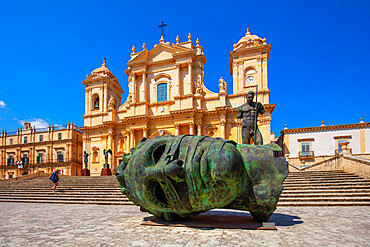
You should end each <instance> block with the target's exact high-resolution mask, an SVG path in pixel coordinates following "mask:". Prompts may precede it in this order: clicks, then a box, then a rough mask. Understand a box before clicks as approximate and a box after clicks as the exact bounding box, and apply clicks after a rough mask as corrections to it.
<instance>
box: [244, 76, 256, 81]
mask: <svg viewBox="0 0 370 247" xmlns="http://www.w3.org/2000/svg"><path fill="white" fill-rule="evenodd" d="M246 80H247V83H252V82H254V77H253V76H248V77H247V79H246Z"/></svg>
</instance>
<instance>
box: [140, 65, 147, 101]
mask: <svg viewBox="0 0 370 247" xmlns="http://www.w3.org/2000/svg"><path fill="white" fill-rule="evenodd" d="M141 101H147V83H146V70H143V89H142V100H141Z"/></svg>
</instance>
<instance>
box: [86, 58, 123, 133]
mask: <svg viewBox="0 0 370 247" xmlns="http://www.w3.org/2000/svg"><path fill="white" fill-rule="evenodd" d="M105 62H106V60H105V59H104V62H103V64H102V66H101V67H99V68H97V69H94V70H93V71H92V72H91V74H90V75H86V79H85V80H84V81H82V83H83V84H84V85H85V115H84V126H85V127H87V126H95V125H99V124H103V122H104V121H108V119H105V116H107V112H109V111H112V110H114V111H116V110H117V109H118V108H119V105H120V103H121V94H122V93H123V90H122V88H121V85H120V84H119V82H118V80H117V78H116V77H115V76H114V75H113V73H112V72H111V71H110V70H109V69H108V68H107V65H106V64H105Z"/></svg>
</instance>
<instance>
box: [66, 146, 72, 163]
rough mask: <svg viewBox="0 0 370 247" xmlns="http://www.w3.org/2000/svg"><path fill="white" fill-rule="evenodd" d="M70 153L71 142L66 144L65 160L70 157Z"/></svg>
mask: <svg viewBox="0 0 370 247" xmlns="http://www.w3.org/2000/svg"><path fill="white" fill-rule="evenodd" d="M70 153H71V144H67V153H66V159H67V161H68V160H69V159H70V158H71V157H72V155H70Z"/></svg>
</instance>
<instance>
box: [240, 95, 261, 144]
mask: <svg viewBox="0 0 370 247" xmlns="http://www.w3.org/2000/svg"><path fill="white" fill-rule="evenodd" d="M253 98H254V92H253V91H249V92H248V94H247V103H245V104H243V105H241V106H239V107H238V109H237V113H236V117H237V118H240V119H243V122H242V142H243V144H251V138H252V140H253V143H254V145H263V139H262V135H261V132H260V130H259V129H258V126H257V117H258V114H261V115H262V114H263V113H265V111H266V110H265V108H264V107H263V105H262V104H261V103H259V102H253Z"/></svg>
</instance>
